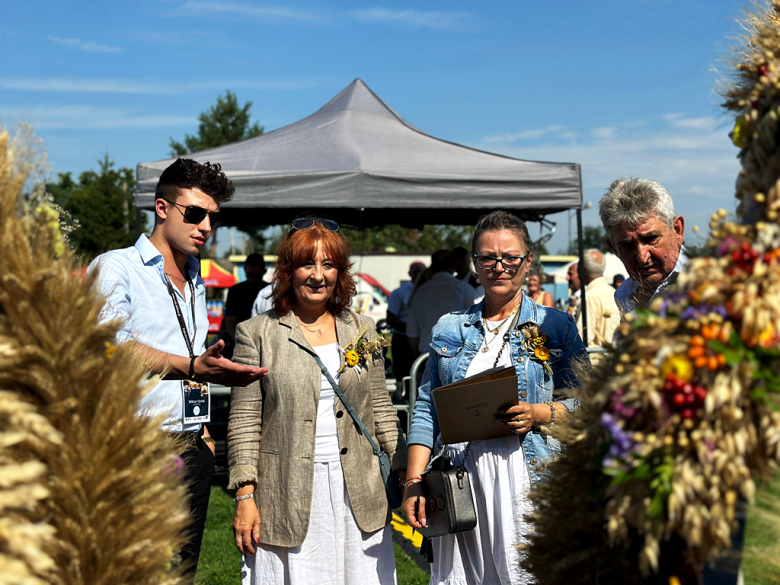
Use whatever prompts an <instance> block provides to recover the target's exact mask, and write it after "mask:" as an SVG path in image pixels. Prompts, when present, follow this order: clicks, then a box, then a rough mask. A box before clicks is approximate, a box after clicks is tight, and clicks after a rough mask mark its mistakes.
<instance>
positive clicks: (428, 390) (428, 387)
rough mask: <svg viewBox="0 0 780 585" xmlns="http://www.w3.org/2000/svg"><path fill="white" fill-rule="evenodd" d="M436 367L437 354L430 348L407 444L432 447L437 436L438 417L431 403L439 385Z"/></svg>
mask: <svg viewBox="0 0 780 585" xmlns="http://www.w3.org/2000/svg"><path fill="white" fill-rule="evenodd" d="M438 368H439V360H438V355H437V354H436V352H435V351H433V350H431V351H430V352H429V353H428V363H427V364H426V365H425V373H424V374H423V378H422V383H421V384H420V389H419V393H418V394H417V402H416V403H415V405H414V414H413V415H412V424H411V426H410V428H409V437H408V438H407V443H408V444H409V445H423V446H425V447H428V448H429V449H433V445H434V442H435V441H436V437H438V436H439V417H438V415H437V414H436V405H435V404H434V403H433V391H434V390H435V389H436V388H438V387H439V386H441V383H440V382H439V369H438Z"/></svg>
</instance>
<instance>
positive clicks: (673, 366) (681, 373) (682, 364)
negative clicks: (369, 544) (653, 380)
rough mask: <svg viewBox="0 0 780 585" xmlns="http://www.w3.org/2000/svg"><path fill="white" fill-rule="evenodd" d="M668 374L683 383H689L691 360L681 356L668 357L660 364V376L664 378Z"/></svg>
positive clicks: (691, 372)
mask: <svg viewBox="0 0 780 585" xmlns="http://www.w3.org/2000/svg"><path fill="white" fill-rule="evenodd" d="M669 374H674V375H675V376H676V377H678V378H680V379H681V380H682V381H683V382H690V381H691V378H693V364H691V360H689V359H688V358H687V357H686V356H684V355H682V354H673V355H670V356H669V357H668V358H666V359H665V360H664V363H662V364H661V376H663V377H664V378H666V376H668V375H669Z"/></svg>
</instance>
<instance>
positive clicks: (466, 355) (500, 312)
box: [403, 211, 587, 585]
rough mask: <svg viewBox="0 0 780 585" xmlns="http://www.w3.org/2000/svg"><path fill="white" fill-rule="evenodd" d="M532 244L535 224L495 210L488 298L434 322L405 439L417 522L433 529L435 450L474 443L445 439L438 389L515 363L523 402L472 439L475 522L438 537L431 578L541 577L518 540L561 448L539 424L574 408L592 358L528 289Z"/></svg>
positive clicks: (479, 252)
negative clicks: (427, 479)
mask: <svg viewBox="0 0 780 585" xmlns="http://www.w3.org/2000/svg"><path fill="white" fill-rule="evenodd" d="M530 248H531V241H530V237H529V235H528V230H527V228H526V226H525V224H524V223H523V222H522V221H521V220H519V219H518V218H517V217H515V216H514V215H512V214H510V213H506V212H503V211H494V212H492V213H490V214H488V215H486V216H485V217H483V218H482V219H480V221H479V222H478V223H477V227H476V231H475V233H474V238H473V240H472V252H473V254H474V264H475V268H476V270H477V274H478V275H479V279H480V281H481V283H482V285H483V286H484V288H485V299H484V300H483V301H482V302H481V303H479V304H478V305H475V306H474V307H472V308H470V309H468V310H466V311H462V312H457V313H450V314H448V315H445V316H444V317H442V318H441V319H440V320H439V322H438V323H437V324H436V326H435V327H434V329H433V341H432V342H431V352H430V357H429V359H428V364H427V367H426V370H425V374H424V376H423V380H422V385H421V387H420V394H419V397H418V399H417V404H416V406H415V409H414V417H413V419H412V425H411V429H410V431H409V437H408V441H407V442H408V445H409V465H408V470H407V477H408V478H409V479H408V480H407V482H406V484H405V485H406V489H405V492H404V503H403V510H404V512H405V513H406V516H407V518H408V519H409V523H410V524H411V525H412V526H413V527H415V528H422V527H424V526H426V519H425V506H424V505H420V504H421V502H422V501H423V500H422V497H421V496H422V489H421V486H420V485H419V484H420V481H421V480H420V479H419V478H420V476H421V475H422V474H423V472H424V471H425V469H426V467H427V465H428V463H429V461H430V459H431V454H432V452H433V450H434V448H435V450H436V454H437V455H439V454H441V453H442V451H443V452H444V453H443V454H444V455H446V456H448V457H449V458H450V459H451V460H452V462H453V464H454V465H460V463H461V462H462V460H463V454H464V451H465V449H466V444H465V443H462V444H456V445H448V446H446V447H443V446H442V445H441V437H440V436H439V424H438V418H437V414H436V407H435V406H434V403H433V399H432V392H433V390H434V389H435V388H438V387H440V386H443V385H446V384H450V383H452V382H455V381H457V380H460V379H462V378H466V377H469V376H473V375H475V374H478V373H480V372H482V371H484V370H488V369H491V368H493V367H500V366H514V367H515V369H516V371H517V391H518V396H519V399H520V403H519V404H518V405H516V406H512V407H507V408H503V409H501V410H500V411H499V412H497V413H496V424H504V425H507V426H508V427H509V428H510V429H511V431H512V433H513V434H512V435H510V436H507V437H499V438H496V439H489V440H484V441H475V442H474V443H472V444H471V447H470V450H469V452H468V456H467V457H466V469H467V471H468V472H469V475H470V478H471V487H472V491H473V495H474V503H475V506H476V511H477V526H476V528H475V529H474V530H470V531H468V532H461V533H458V534H448V535H445V536H441V537H435V538H433V543H432V544H433V553H434V555H433V556H434V561H433V565H432V567H431V583H432V584H434V583H444V584H448V585H466V584H475V583H480V584H484V585H491V584H496V585H498V584H502V585H504V584H513V585H514V584H520V583H533V581H534V579H533V576H532V575H530V574H528V573H525V572H524V571H523V570H522V569H521V568H520V552H519V551H518V549H517V545H519V544H523V542H524V541H525V534H526V532H527V531H528V529H529V527H528V525H526V524H525V523H524V520H523V515H524V514H528V513H530V512H532V511H533V509H532V507H531V504H530V502H529V500H528V491H529V490H530V488H531V486H532V485H533V484H534V483H536V482H537V481H539V480H540V479H542V478H543V477H544V474H545V470H546V469H547V466H548V464H549V463H550V461H552V460H553V459H555V458H556V457H558V455H559V454H560V444H559V443H558V441H556V440H555V439H553V438H552V437H550V436H549V435H547V434H546V433H545V432H544V430H543V429H542V428H541V427H543V426H545V425H549V424H550V423H551V422H554V421H560V420H562V419H563V418H564V417H565V416H566V415H567V413H568V412H569V411H570V410H572V409H573V408H574V407H575V401H574V399H572V398H566V395H565V393H566V392H567V390H568V389H571V388H573V387H574V386H575V385H576V375H575V363H576V362H579V363H581V364H585V363H586V362H587V353H586V352H585V347H584V345H583V343H582V340H581V339H580V337H579V335H578V333H577V327H576V325H575V323H574V320H573V319H572V318H571V317H570V316H568V315H566V314H565V313H562V312H560V311H557V310H555V309H550V308H548V307H544V306H541V305H537V304H536V303H534V302H533V301H532V300H531V299H530V298H529V297H528V296H526V295H525V294H524V293H523V291H522V288H521V286H522V284H523V280H524V278H525V276H526V274H527V273H528V269H529V267H530V265H531V262H532V260H533V253H532V252H531V251H530ZM553 417H554V418H553ZM418 498H419V500H418ZM415 504H417V505H415Z"/></svg>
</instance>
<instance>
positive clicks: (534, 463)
mask: <svg viewBox="0 0 780 585" xmlns="http://www.w3.org/2000/svg"><path fill="white" fill-rule="evenodd" d="M531 465H536V457H534V458H533V459H531Z"/></svg>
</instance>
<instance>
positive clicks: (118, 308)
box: [88, 235, 209, 432]
mask: <svg viewBox="0 0 780 585" xmlns="http://www.w3.org/2000/svg"><path fill="white" fill-rule="evenodd" d="M198 267H199V262H198V259H197V258H196V257H194V256H190V257H189V258H187V272H189V276H190V278H191V279H192V283H193V285H195V326H193V323H192V318H193V315H192V304H191V302H190V298H191V293H190V287H189V286H188V285H187V286H185V287H184V292H185V294H184V295H183V296H182V294H181V292H179V290H178V288H177V287H176V286H174V287H173V290H174V293H175V294H176V298H177V300H178V302H179V307H180V308H181V313H182V317H183V318H184V322H185V324H186V325H187V332H188V334H189V336H190V341H192V335H193V333H195V339H194V342H193V343H192V349H193V352H194V353H195V355H200V354H202V353H203V352H204V351H205V347H206V335H207V333H208V329H209V320H208V313H207V311H206V286H205V285H204V284H203V280H202V279H201V278H200V276H198ZM95 269H98V270H99V276H98V287H99V289H100V292H101V293H103V295H104V296H105V297H106V304H105V306H104V307H103V311H102V312H101V314H100V321H101V322H106V321H111V320H114V319H119V320H120V321H121V322H122V327H121V329H120V330H119V332H118V333H117V341H118V342H119V343H125V342H127V341H136V342H138V343H141V344H143V345H146V346H149V347H151V348H154V349H157V350H160V351H163V352H165V353H170V354H174V355H180V356H185V357H189V351H188V350H187V344H186V343H185V341H184V336H183V335H182V330H181V327H180V325H179V320H178V319H177V318H176V311H175V309H174V308H173V300H172V299H171V295H170V294H169V293H168V286H167V284H166V280H165V270H164V262H163V257H162V254H161V253H160V251H159V250H157V248H155V247H154V244H152V242H150V241H149V238H147V237H146V236H145V235H142V236H141V237H140V238H138V241H137V242H136V243H135V246H132V247H130V248H123V249H121V250H113V251H111V252H107V253H105V254H102V255H100V256H98V257H97V258H95V259H94V260H93V261H92V263H91V264H90V265H89V268H88V271H90V272H91V271H92V270H95ZM161 413H165V414H167V415H168V418H167V419H166V420H165V422H164V423H163V429H164V430H166V431H169V432H181V431H197V430H198V429H200V427H201V425H200V424H199V423H195V424H189V425H186V426H183V425H182V386H181V381H180V380H163V381H161V382H160V383H159V384H157V386H155V387H154V388H153V389H152V390H151V391H150V392H149V393H148V394H147V395H146V396H144V397H143V398H141V402H140V404H139V405H138V414H143V415H149V416H155V415H157V414H161Z"/></svg>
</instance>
